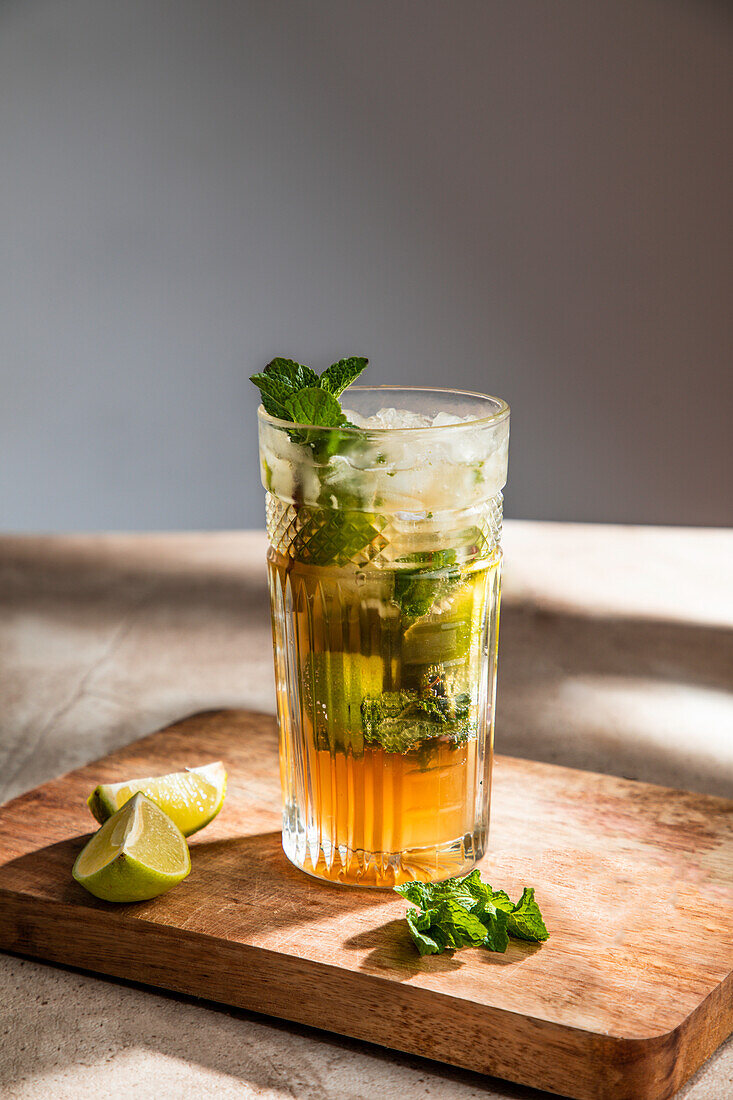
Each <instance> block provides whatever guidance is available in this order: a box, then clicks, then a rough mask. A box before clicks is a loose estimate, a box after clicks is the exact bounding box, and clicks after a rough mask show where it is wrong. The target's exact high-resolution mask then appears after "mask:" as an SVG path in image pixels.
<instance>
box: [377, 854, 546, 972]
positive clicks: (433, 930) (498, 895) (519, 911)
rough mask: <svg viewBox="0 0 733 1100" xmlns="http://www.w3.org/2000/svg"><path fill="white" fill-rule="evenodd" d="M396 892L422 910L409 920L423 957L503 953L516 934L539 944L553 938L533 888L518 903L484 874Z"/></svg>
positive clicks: (410, 912)
mask: <svg viewBox="0 0 733 1100" xmlns="http://www.w3.org/2000/svg"><path fill="white" fill-rule="evenodd" d="M395 890H396V892H397V893H398V894H401V895H402V897H404V898H406V899H407V900H408V901H410V902H412V903H413V905H415V906H417V908H416V909H408V911H407V914H406V918H407V924H408V927H409V929H410V935H411V936H412V939H413V941H414V943H415V946H416V947H417V949H418V951H419V952H420V954H421V955H436V954H439V953H440V952H441V951H444V950H446V949H451V948H458V947H467V946H474V947H479V946H480V947H485V948H487V950H489V951H498V952H501V953H503V952H504V951H506V949H507V946H508V944H509V937H510V936H514V937H515V938H517V939H522V940H529V941H530V942H533V943H537V942H540V941H543V940H546V939H547V938H548V936H549V933H548V931H547V928H546V927H545V923H544V921H543V919H542V914H541V913H540V910H539V906H538V905H537V902H536V901H535V899H534V890H533V889H531V888H529V887H525V889H524V891H523V893H522V897H521V898H520V900H519V901H518V902H517V903H516V905H515V904H513V903H512V902H511V900H510V899H509V897H508V896H507V894H506V893H504V891H503V890H497V891H496V892H495V891H493V890H492V888H491V886H490V885H489V883H488V882H484V881H483V880H482V878H481V873H480V872H479V871H478V870H475V871H471V873H470V874H469V875H466V876H465V877H464V878H457V879H456V878H454V879H447V880H446V881H445V882H434V883H430V882H406V883H405V884H404V885H403V886H395Z"/></svg>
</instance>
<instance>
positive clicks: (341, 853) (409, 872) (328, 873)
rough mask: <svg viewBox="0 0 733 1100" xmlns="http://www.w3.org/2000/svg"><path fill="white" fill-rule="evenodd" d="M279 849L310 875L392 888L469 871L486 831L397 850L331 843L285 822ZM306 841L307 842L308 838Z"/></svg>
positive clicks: (482, 848)
mask: <svg viewBox="0 0 733 1100" xmlns="http://www.w3.org/2000/svg"><path fill="white" fill-rule="evenodd" d="M282 837H283V851H284V852H285V855H286V856H287V857H288V859H289V860H290V862H291V863H292V864H294V865H295V866H296V867H297V868H299V870H301V871H304V872H305V873H306V874H307V875H311V876H312V877H313V878H317V879H321V880H323V881H326V882H331V883H335V884H337V885H340V886H361V887H370V888H372V889H377V890H390V889H392V887H394V886H399V885H400V883H403V882H415V881H416V882H440V881H442V880H443V879H446V878H455V877H459V876H461V875H467V874H468V872H469V871H471V870H472V869H473V867H474V866H475V865H476V863H477V862H478V860H480V859H481V857H482V855H483V854H484V852H485V850H486V836H485V834H484V835H479V834H473V835H471V834H469V833H467V834H466V835H465V836H462V837H457V838H456V839H455V840H451V841H448V842H447V843H444V844H440V845H435V846H433V847H427V848H407V849H405V850H404V851H401V852H366V851H364V850H363V849H362V848H356V849H351V848H347V847H345V846H342V845H339V846H338V847H335V846H333V845H329V844H328V843H323V842H322V841H320V839H319V838H318V837H317V836H316V834H315V831H314V835H313V837H312V838H308V837H307V835H306V831H305V829H297V828H296V829H289V828H287V826H285V827H284V828H283V834H282ZM309 841H310V842H309Z"/></svg>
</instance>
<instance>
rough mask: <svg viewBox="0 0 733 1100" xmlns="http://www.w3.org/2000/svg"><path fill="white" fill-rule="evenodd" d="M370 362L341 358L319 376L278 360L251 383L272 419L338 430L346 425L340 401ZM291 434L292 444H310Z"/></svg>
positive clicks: (303, 368) (292, 362)
mask: <svg viewBox="0 0 733 1100" xmlns="http://www.w3.org/2000/svg"><path fill="white" fill-rule="evenodd" d="M367 363H368V359H364V358H360V357H358V356H352V357H351V358H349V359H339V361H338V362H337V363H333V364H332V365H331V366H330V367H328V368H327V369H326V370H325V371H324V372H323V373H322V374H321V375H320V376H319V375H317V374H316V372H315V371H314V370H312V369H311V368H310V367H306V366H304V365H303V364H302V363H296V362H295V360H294V359H282V358H276V359H273V360H272V361H271V362H269V363H268V364H267V366H266V367H265V369H264V371H261V372H260V373H259V374H253V375H252V376H251V378H250V381H252V382H254V384H255V386H257V388H258V389H259V391H260V394H261V397H262V404H263V405H264V407H265V411H266V412H268V413H269V414H270V416H274V417H276V418H277V419H278V420H289V421H292V422H294V423H296V424H312V425H313V426H314V427H321V428H337V427H339V425H341V424H345V423H346V422H347V421H346V417H345V416H344V414H343V412H342V411H341V406H340V404H339V401H338V399H339V397H340V395H341V394H342V393H343V392H344V390H345V389H346V387H347V386H350V385H351V383H352V382H354V381H355V380H356V379H357V378H358V377H359V375H360V374H361V372H362V371H363V370H364V368H365V367H366V365H367ZM291 434H292V435H293V442H296V443H303V442H311V440H308V439H303V438H302V433H291Z"/></svg>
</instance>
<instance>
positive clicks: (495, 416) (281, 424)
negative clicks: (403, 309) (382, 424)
mask: <svg viewBox="0 0 733 1100" xmlns="http://www.w3.org/2000/svg"><path fill="white" fill-rule="evenodd" d="M379 390H401V391H402V392H404V393H434V394H443V395H446V394H448V395H450V396H451V397H473V398H478V399H479V400H480V401H486V402H493V404H494V406H495V409H494V411H493V412H492V413H491V415H489V416H477V417H476V419H475V420H462V421H460V422H459V423H458V424H421V425H419V426H417V427H414V426H408V425H405V427H400V428H373V427H368V428H362V427H359V426H358V425H347V424H336V425H331V426H327V425H325V424H301V423H298V422H297V421H295V420H280V419H279V418H278V417H276V416H272V415H271V414H270V413H268V412H267V410H266V409H265V407H264V405H262V404H260V405H259V406H258V408H257V415H258V417H259V418H260V419H261V420H263V421H265V423H267V424H272V425H273V426H274V427H276V428H286V429H290V428H306V429H308V430H309V431H319V432H333V431H339V432H347V433H348V434H349V435H393V434H394V433H395V432H438V431H440V432H448V431H455V429H456V428H468V429H469V430H470V431H475V430H476V429H477V428H487V427H490V426H492V427H493V426H494V425H495V424H499V423H501V421H503V420H506V419H507V417H508V416H509V413H510V411H511V410H510V408H509V404H508V402H506V401H504V400H503V398H501V397H494V396H493V395H492V394H489V393H479V392H478V391H477V390H456V389H449V388H448V387H445V386H390V385H388V384H386V383H385V384H382V385H379V386H349V388H348V390H345V391H344V393H345V394H347V393H365V392H368V391H370V392H378V391H379ZM342 396H343V395H342Z"/></svg>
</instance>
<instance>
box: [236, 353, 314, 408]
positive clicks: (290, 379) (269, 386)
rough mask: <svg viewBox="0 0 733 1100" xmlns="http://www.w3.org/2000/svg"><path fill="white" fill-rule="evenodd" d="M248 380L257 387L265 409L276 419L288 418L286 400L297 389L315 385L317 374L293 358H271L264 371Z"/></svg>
mask: <svg viewBox="0 0 733 1100" xmlns="http://www.w3.org/2000/svg"><path fill="white" fill-rule="evenodd" d="M250 381H252V382H254V384H255V386H257V388H258V389H259V391H260V395H261V397H262V404H263V405H264V406H265V411H266V412H268V413H269V414H270V416H275V417H277V419H278V420H289V419H290V417H289V416H288V409H287V402H288V400H289V399H290V398H291V397H292V396H293V394H295V393H297V392H298V391H299V390H303V389H305V388H306V387H308V386H317V385H318V375H317V374H316V372H315V371H314V370H311V368H310V367H304V366H303V364H302V363H296V362H295V360H294V359H273V360H272V361H271V362H269V363H268V364H267V366H266V367H265V369H264V371H262V372H261V373H260V374H253V375H252V376H251V379H250Z"/></svg>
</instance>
